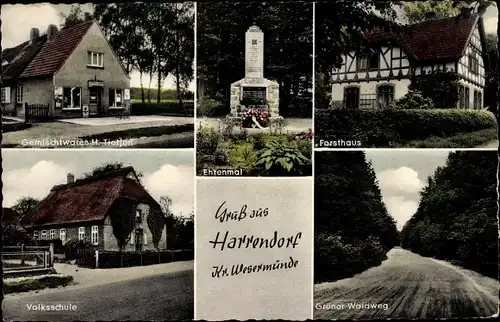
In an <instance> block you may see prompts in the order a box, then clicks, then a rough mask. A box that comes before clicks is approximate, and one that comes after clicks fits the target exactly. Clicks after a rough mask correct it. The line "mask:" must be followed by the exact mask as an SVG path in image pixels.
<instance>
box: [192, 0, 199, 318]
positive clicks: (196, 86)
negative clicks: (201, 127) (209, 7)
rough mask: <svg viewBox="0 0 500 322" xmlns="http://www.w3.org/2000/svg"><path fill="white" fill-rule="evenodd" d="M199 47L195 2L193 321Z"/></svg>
mask: <svg viewBox="0 0 500 322" xmlns="http://www.w3.org/2000/svg"><path fill="white" fill-rule="evenodd" d="M197 47H198V2H194V63H193V65H194V66H193V68H194V72H193V76H194V82H195V83H194V115H193V118H194V137H193V140H194V142H193V152H192V153H193V159H194V162H193V165H194V166H193V171H194V174H193V180H194V185H193V186H194V194H193V196H194V201H193V212H194V229H193V230H194V231H193V233H194V236H193V250H194V252H193V253H194V256H193V288H194V289H193V320H197V316H196V306H197V305H196V299H197V297H196V293H197V292H196V290H197V287H196V257H197V256H196V230H197V227H198V225H197V224H196V223H197V222H198V220H196V216H197V215H198V213H197V211H196V209H197V208H196V206H197V203H196V202H197V200H198V198H197V197H198V196H197V195H198V187H197V185H196V183H197V179H198V178H197V173H196V172H197V171H196V162H197V160H196V133H197V131H198V126H197V122H196V121H197V117H196V114H197V107H198V97H197V95H198V74H197V71H198V70H197V68H198V64H197V57H198V56H197V55H198V51H197Z"/></svg>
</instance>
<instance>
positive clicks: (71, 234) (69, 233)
mask: <svg viewBox="0 0 500 322" xmlns="http://www.w3.org/2000/svg"><path fill="white" fill-rule="evenodd" d="M92 226H97V227H98V231H99V237H98V243H97V244H94V247H96V248H98V249H104V238H103V236H104V226H103V223H102V222H86V223H75V224H66V225H45V226H42V227H38V228H35V229H34V230H37V231H38V236H39V237H38V239H41V237H42V231H43V230H46V231H47V238H46V239H50V230H51V229H55V230H56V234H55V239H60V231H61V228H64V229H66V241H68V240H70V239H72V238H75V239H78V231H79V228H80V227H85V240H87V241H89V242H90V241H91V231H92ZM32 233H33V232H32Z"/></svg>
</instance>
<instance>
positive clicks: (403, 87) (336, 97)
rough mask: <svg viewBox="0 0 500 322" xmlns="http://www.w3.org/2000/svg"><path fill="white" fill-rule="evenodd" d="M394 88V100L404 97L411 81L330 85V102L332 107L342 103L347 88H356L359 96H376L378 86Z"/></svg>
mask: <svg viewBox="0 0 500 322" xmlns="http://www.w3.org/2000/svg"><path fill="white" fill-rule="evenodd" d="M389 84H390V85H393V86H394V100H398V99H400V98H401V97H403V96H405V95H406V94H407V93H408V91H409V88H408V87H409V86H410V84H411V81H410V80H409V79H401V80H390V81H371V82H352V83H342V84H333V85H332V101H333V104H334V106H335V105H336V104H339V103H341V102H343V100H344V90H345V88H348V87H358V88H359V94H360V95H363V94H377V87H378V86H380V85H389Z"/></svg>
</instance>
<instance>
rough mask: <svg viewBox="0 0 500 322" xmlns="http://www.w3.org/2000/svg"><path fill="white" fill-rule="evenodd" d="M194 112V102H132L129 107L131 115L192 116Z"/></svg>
mask: <svg viewBox="0 0 500 322" xmlns="http://www.w3.org/2000/svg"><path fill="white" fill-rule="evenodd" d="M193 113H194V102H193V101H187V102H182V105H181V104H179V103H177V102H164V103H160V104H156V103H132V104H131V108H130V114H131V115H183V116H192V115H193Z"/></svg>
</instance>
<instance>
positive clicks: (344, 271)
mask: <svg viewBox="0 0 500 322" xmlns="http://www.w3.org/2000/svg"><path fill="white" fill-rule="evenodd" d="M315 157H316V159H315V183H314V185H315V187H314V188H315V195H314V206H315V211H314V229H315V236H316V237H315V265H314V267H315V273H314V278H315V282H316V283H318V282H323V281H332V280H336V279H339V278H345V277H350V276H352V275H353V274H357V273H360V272H362V271H364V270H365V269H367V268H369V267H371V266H375V265H379V264H380V263H381V262H382V260H384V259H385V258H386V255H385V254H386V253H387V251H389V250H390V249H391V248H393V247H394V246H396V245H398V244H399V233H398V231H397V228H396V223H395V221H394V219H393V218H392V217H391V216H390V215H389V213H388V212H387V209H386V207H385V205H384V203H383V202H382V195H381V192H380V189H379V187H378V183H377V180H376V176H375V172H374V171H373V168H372V166H371V164H370V162H368V161H367V160H366V156H365V154H364V152H358V151H356V152H321V153H317V154H316V156H315Z"/></svg>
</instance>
